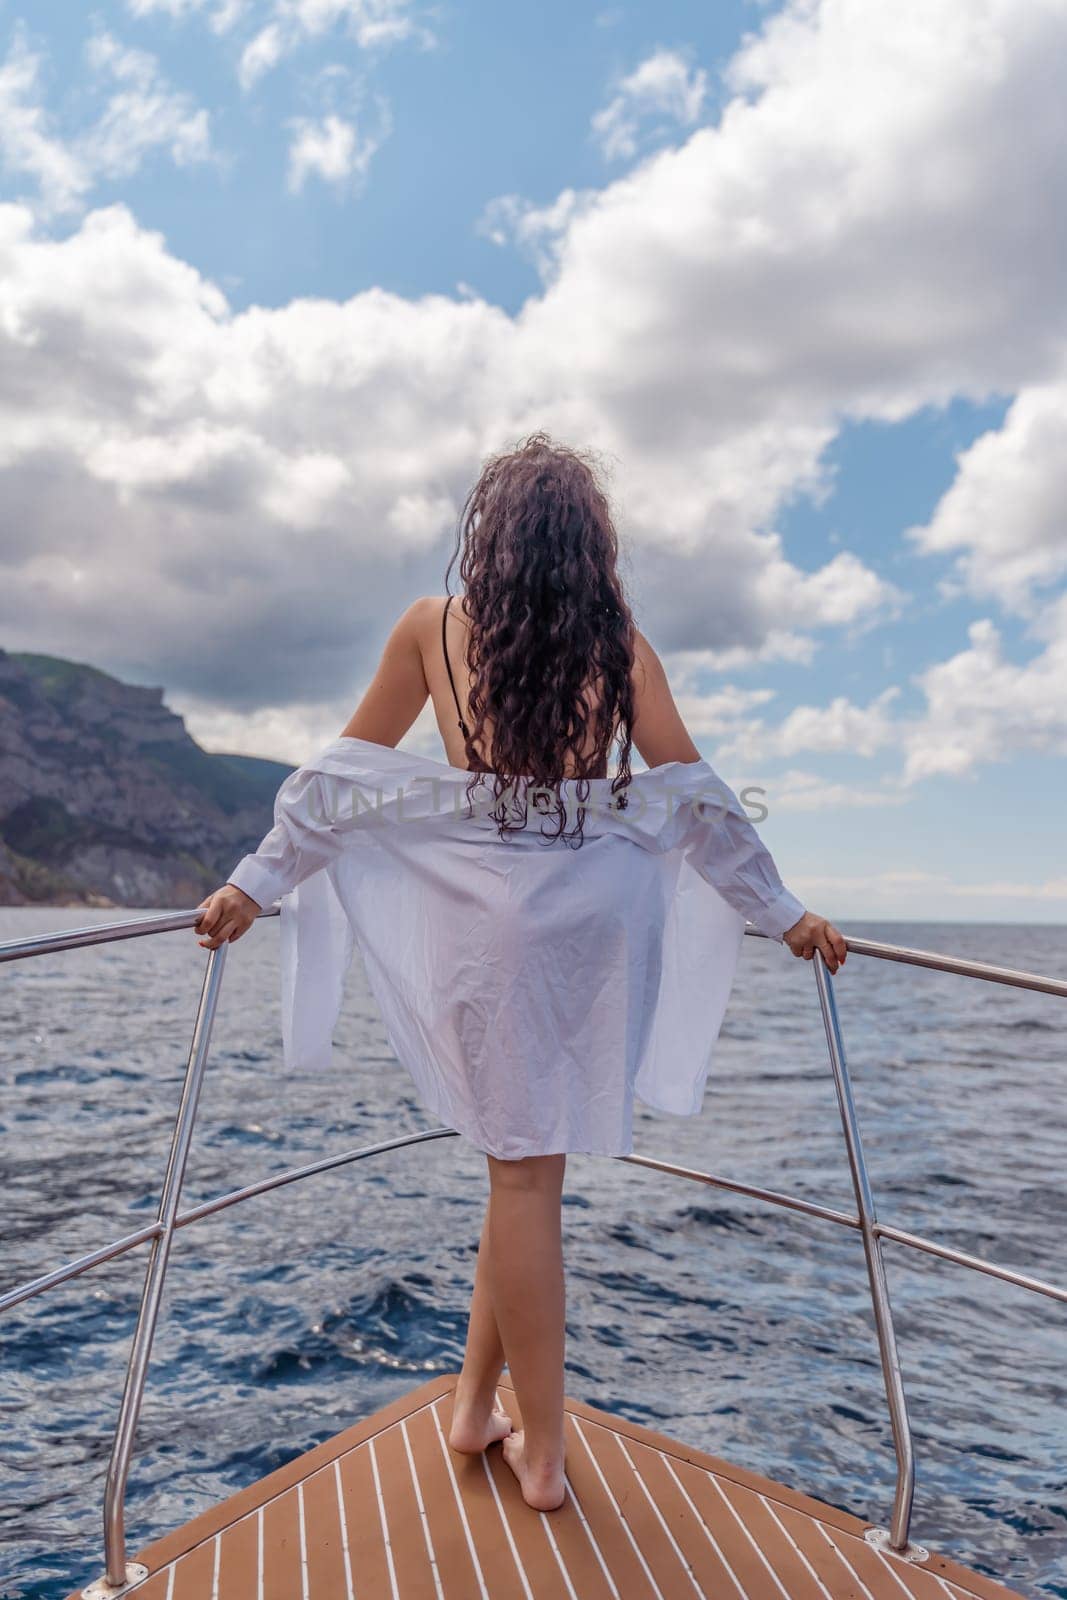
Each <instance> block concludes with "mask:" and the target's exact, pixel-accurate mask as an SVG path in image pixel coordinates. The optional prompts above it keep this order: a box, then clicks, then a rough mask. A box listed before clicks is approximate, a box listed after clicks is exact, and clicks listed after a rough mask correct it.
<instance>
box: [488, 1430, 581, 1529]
mask: <svg viewBox="0 0 1067 1600" xmlns="http://www.w3.org/2000/svg"><path fill="white" fill-rule="evenodd" d="M502 1449H503V1452H504V1460H505V1461H506V1462H507V1464H508V1466H509V1467H510V1468H511V1470H512V1472H513V1473H514V1474H515V1476H516V1478H518V1480H519V1487H520V1489H521V1490H522V1498H523V1499H524V1500H525V1501H526V1504H527V1505H528V1506H533V1508H534V1510H535V1511H555V1510H556V1509H557V1507H559V1506H561V1505H562V1504H563V1502H564V1500H565V1499H566V1498H567V1485H566V1483H565V1482H564V1479H563V1461H562V1459H561V1460H560V1463H559V1465H558V1466H553V1467H547V1468H533V1467H529V1466H527V1464H526V1449H525V1446H524V1444H523V1438H522V1429H521V1428H520V1429H519V1430H518V1432H517V1433H512V1434H509V1435H508V1437H507V1438H506V1439H505V1440H504V1443H503V1446H502Z"/></svg>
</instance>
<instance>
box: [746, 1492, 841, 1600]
mask: <svg viewBox="0 0 1067 1600" xmlns="http://www.w3.org/2000/svg"><path fill="white" fill-rule="evenodd" d="M760 1499H761V1500H762V1501H763V1504H764V1506H765V1507H766V1509H767V1510H768V1511H769V1512H770V1514H771V1516H772V1517H773V1518H774V1520H775V1522H777V1524H778V1526H779V1527H780V1528H781V1530H782V1532H783V1533H784V1534H785V1536H786V1538H787V1539H788V1540H789V1543H790V1544H791V1545H792V1546H793V1549H794V1550H795V1551H796V1553H797V1555H798V1556H799V1557H800V1559H801V1561H803V1563H804V1565H805V1566H806V1567H807V1569H808V1571H809V1572H810V1573H811V1575H812V1577H813V1578H814V1579H815V1582H816V1583H817V1584H818V1585H819V1588H820V1589H821V1590H822V1592H823V1594H824V1595H825V1596H826V1600H834V1597H833V1595H832V1594H831V1593H830V1591H829V1589H828V1588H827V1587H826V1585H825V1583H823V1581H822V1579H821V1578H820V1577H819V1574H818V1573H817V1572H816V1570H815V1568H814V1567H813V1566H812V1564H811V1562H810V1561H809V1560H808V1558H807V1556H806V1555H805V1554H804V1552H803V1550H802V1549H801V1548H800V1546H799V1545H798V1544H797V1542H796V1540H795V1539H794V1538H793V1535H792V1534H791V1533H790V1531H789V1529H788V1528H787V1527H786V1525H785V1523H784V1522H783V1521H782V1519H781V1517H780V1516H779V1515H778V1513H777V1511H776V1510H775V1509H774V1506H773V1505H772V1504H771V1502H770V1501H769V1500H768V1499H767V1496H766V1495H765V1494H761V1495H760Z"/></svg>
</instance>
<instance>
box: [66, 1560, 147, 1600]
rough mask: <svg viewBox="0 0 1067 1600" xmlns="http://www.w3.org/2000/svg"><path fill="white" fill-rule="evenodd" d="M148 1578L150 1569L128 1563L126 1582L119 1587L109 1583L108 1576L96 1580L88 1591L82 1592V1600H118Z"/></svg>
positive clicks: (135, 1563)
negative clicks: (134, 1585) (136, 1584)
mask: <svg viewBox="0 0 1067 1600" xmlns="http://www.w3.org/2000/svg"><path fill="white" fill-rule="evenodd" d="M147 1577H148V1568H147V1567H144V1566H142V1565H141V1563H140V1562H139V1561H127V1563H126V1581H125V1583H120V1584H119V1585H118V1586H117V1587H116V1585H115V1584H113V1583H108V1581H107V1574H106V1573H105V1574H104V1576H103V1577H102V1578H94V1579H93V1581H92V1583H91V1584H90V1585H89V1587H88V1588H87V1589H83V1590H82V1600H118V1596H119V1595H122V1594H125V1593H126V1592H127V1590H129V1589H130V1588H131V1587H132V1585H133V1584H135V1583H143V1582H144V1580H145V1578H147Z"/></svg>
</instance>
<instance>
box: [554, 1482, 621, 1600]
mask: <svg viewBox="0 0 1067 1600" xmlns="http://www.w3.org/2000/svg"><path fill="white" fill-rule="evenodd" d="M563 1481H564V1483H565V1484H566V1485H567V1493H568V1494H569V1495H570V1497H571V1504H572V1505H573V1506H574V1509H575V1511H577V1513H578V1520H579V1522H580V1523H581V1525H582V1527H583V1528H584V1529H585V1536H586V1538H587V1539H588V1540H589V1543H590V1545H591V1546H592V1548H593V1554H594V1555H595V1556H596V1558H597V1561H598V1562H599V1564H600V1570H601V1572H602V1573H603V1574H604V1576H605V1578H606V1579H607V1580H608V1585H609V1587H610V1589H611V1592H612V1594H613V1595H614V1596H615V1600H622V1596H621V1595H620V1593H619V1591H618V1589H617V1587H616V1585H615V1579H614V1578H613V1577H612V1576H611V1573H610V1572H609V1571H608V1564H607V1562H606V1561H605V1560H604V1557H603V1555H602V1554H601V1550H600V1546H599V1545H598V1544H597V1542H596V1538H595V1536H594V1534H593V1530H592V1528H591V1527H590V1526H589V1519H588V1517H587V1516H586V1514H585V1512H584V1511H583V1510H582V1502H581V1501H580V1500H579V1499H578V1496H577V1495H576V1494H575V1492H574V1485H573V1484H572V1483H571V1480H570V1479H569V1478H568V1477H567V1474H566V1473H564V1474H563Z"/></svg>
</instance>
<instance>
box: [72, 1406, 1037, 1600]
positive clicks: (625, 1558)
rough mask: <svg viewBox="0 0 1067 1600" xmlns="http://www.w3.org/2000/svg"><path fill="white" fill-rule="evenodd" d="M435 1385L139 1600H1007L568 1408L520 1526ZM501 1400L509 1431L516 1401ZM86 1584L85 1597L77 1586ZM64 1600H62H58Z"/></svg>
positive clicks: (777, 1487) (175, 1558) (207, 1540)
mask: <svg viewBox="0 0 1067 1600" xmlns="http://www.w3.org/2000/svg"><path fill="white" fill-rule="evenodd" d="M454 1384H455V1378H454V1377H442V1378H436V1379H434V1380H433V1381H432V1382H430V1383H427V1384H423V1385H422V1386H421V1387H420V1388H418V1389H415V1390H414V1391H413V1392H412V1393H410V1394H408V1395H405V1396H403V1397H402V1398H401V1399H400V1400H398V1401H395V1402H394V1403H393V1404H392V1405H390V1406H387V1407H386V1408H385V1409H384V1410H382V1411H379V1412H377V1413H376V1414H375V1415H374V1416H373V1417H370V1418H368V1419H367V1420H366V1421H365V1422H361V1423H358V1424H357V1425H356V1426H355V1427H352V1428H349V1429H347V1430H346V1431H345V1432H344V1433H340V1434H338V1435H337V1437H336V1438H334V1439H330V1440H329V1441H328V1442H327V1443H325V1444H322V1445H319V1446H318V1447H317V1448H316V1449H314V1450H311V1451H309V1452H308V1453H307V1454H306V1455H304V1456H301V1457H299V1458H298V1459H297V1460H295V1461H292V1462H290V1463H289V1464H288V1465H287V1466H285V1467H282V1468H280V1469H279V1470H278V1471H277V1472H273V1473H271V1474H270V1476H269V1477H266V1478H263V1479H261V1480H260V1482H258V1483H255V1484H253V1485H252V1486H251V1487H250V1488H248V1489H244V1490H242V1491H241V1492H240V1493H239V1494H236V1495H233V1496H232V1497H231V1498H230V1499H229V1500H226V1501H224V1502H223V1503H222V1504H221V1505H219V1506H216V1507H214V1508H213V1509H212V1510H210V1511H207V1512H205V1513H204V1515H203V1516H200V1517H197V1518H195V1519H194V1520H193V1521H192V1522H189V1523H187V1524H186V1525H185V1526H184V1527H183V1528H179V1529H178V1530H176V1531H175V1532H174V1533H171V1534H168V1535H167V1536H166V1537H165V1538H163V1539H160V1540H159V1541H158V1542H157V1543H156V1544H153V1545H151V1546H150V1547H149V1548H148V1549H147V1550H144V1551H141V1552H140V1554H139V1555H138V1557H137V1560H139V1561H141V1562H143V1563H144V1564H145V1565H146V1566H147V1567H148V1569H149V1576H148V1577H147V1578H145V1579H144V1580H142V1582H141V1583H139V1584H137V1585H135V1586H134V1587H133V1588H132V1589H129V1590H127V1591H125V1592H126V1593H127V1594H131V1595H135V1596H137V1600H684V1597H689V1600H691V1597H693V1596H697V1597H701V1596H706V1597H708V1600H972V1597H973V1600H1020V1597H1019V1596H1018V1595H1016V1594H1015V1593H1014V1592H1013V1591H1011V1590H1009V1589H1006V1588H1004V1587H1003V1586H1002V1585H1001V1584H998V1583H994V1582H992V1581H991V1580H990V1579H988V1578H982V1577H979V1576H978V1575H977V1574H975V1573H972V1572H969V1571H967V1570H966V1569H965V1568H963V1567H961V1566H959V1565H958V1564H957V1563H956V1562H953V1561H949V1560H946V1559H945V1558H944V1557H941V1556H937V1555H933V1554H931V1555H930V1557H929V1559H928V1560H927V1561H926V1562H924V1563H923V1564H922V1565H915V1564H914V1563H912V1562H909V1561H904V1560H901V1559H900V1558H899V1557H896V1556H893V1555H891V1554H884V1553H882V1552H881V1551H880V1550H878V1549H876V1548H875V1547H874V1546H873V1545H871V1544H868V1543H867V1542H866V1541H865V1539H864V1536H863V1535H864V1530H865V1529H866V1528H867V1527H868V1526H869V1524H867V1523H864V1522H862V1521H861V1520H860V1519H859V1518H858V1517H854V1516H850V1515H849V1514H848V1513H847V1512H843V1511H837V1510H835V1509H833V1508H832V1507H830V1506H826V1505H823V1504H822V1503H821V1502H820V1501H818V1500H812V1499H810V1498H808V1497H807V1496H806V1495H802V1494H797V1493H796V1492H794V1491H793V1490H791V1489H786V1488H784V1487H783V1486H782V1485H781V1484H778V1483H774V1482H772V1481H771V1480H770V1479H767V1478H760V1477H757V1476H756V1474H755V1473H751V1472H746V1471H744V1470H743V1469H742V1468H739V1467H733V1466H731V1465H730V1464H729V1463H728V1462H725V1461H720V1460H717V1459H716V1458H715V1457H714V1456H709V1455H704V1454H702V1453H701V1452H700V1451H697V1450H691V1449H689V1447H688V1446H686V1445H683V1444H679V1443H678V1442H677V1441H675V1440H673V1439H668V1438H666V1437H664V1436H663V1435H662V1434H658V1433H653V1432H651V1431H650V1430H648V1429H647V1428H640V1427H636V1426H634V1425H633V1424H631V1423H628V1422H624V1421H622V1420H621V1419H620V1418H618V1417H615V1416H612V1415H611V1414H610V1413H608V1412H605V1411H597V1410H594V1408H593V1407H592V1406H587V1405H582V1404H581V1403H580V1402H578V1401H574V1400H568V1401H567V1403H566V1404H567V1481H568V1493H567V1499H566V1501H565V1502H564V1504H563V1506H562V1507H561V1508H560V1509H559V1510H558V1511H553V1512H550V1513H548V1514H547V1515H545V1514H543V1513H540V1512H536V1511H532V1510H531V1509H530V1507H529V1506H527V1505H526V1504H525V1503H524V1501H523V1499H522V1496H521V1495H520V1493H519V1489H518V1484H517V1483H516V1481H515V1479H514V1477H513V1476H512V1474H511V1472H510V1471H509V1469H508V1467H507V1466H506V1464H505V1462H504V1461H503V1459H502V1457H501V1454H500V1450H499V1448H498V1447H497V1446H493V1447H491V1448H490V1450H489V1451H488V1452H487V1453H486V1454H485V1455H483V1456H462V1455H457V1454H456V1453H455V1452H454V1451H452V1450H450V1449H449V1447H448V1443H447V1438H448V1425H449V1418H450V1415H451V1409H452V1391H453V1386H454ZM501 1398H502V1399H503V1401H504V1402H505V1404H506V1405H507V1408H508V1410H509V1411H510V1413H511V1415H512V1418H513V1420H514V1422H515V1425H516V1426H520V1425H521V1418H520V1417H519V1414H518V1409H517V1406H516V1404H515V1396H514V1393H513V1391H512V1390H511V1389H510V1388H509V1387H508V1386H507V1385H505V1384H502V1385H501ZM90 1576H92V1574H90V1575H87V1578H86V1582H88V1581H89V1577H90ZM71 1600H77V1596H76V1595H75V1596H72V1597H71Z"/></svg>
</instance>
